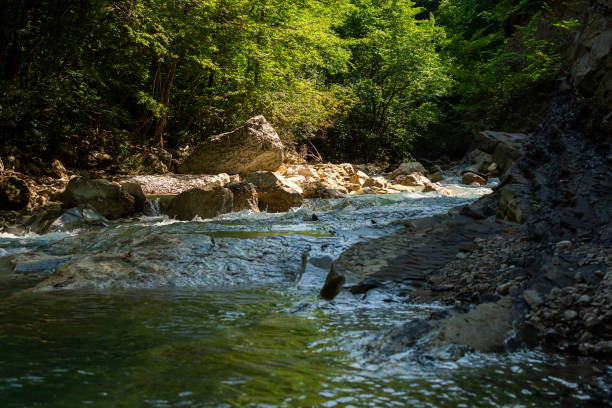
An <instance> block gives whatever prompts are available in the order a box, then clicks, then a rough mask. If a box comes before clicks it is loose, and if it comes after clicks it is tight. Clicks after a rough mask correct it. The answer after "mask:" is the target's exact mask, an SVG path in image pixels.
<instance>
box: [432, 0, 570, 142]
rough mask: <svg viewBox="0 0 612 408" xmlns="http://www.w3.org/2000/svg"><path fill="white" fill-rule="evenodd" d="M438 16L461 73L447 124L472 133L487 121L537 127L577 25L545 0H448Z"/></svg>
mask: <svg viewBox="0 0 612 408" xmlns="http://www.w3.org/2000/svg"><path fill="white" fill-rule="evenodd" d="M437 15H438V19H439V21H440V23H441V24H442V25H444V26H445V28H446V31H447V33H448V35H449V40H450V41H449V43H448V45H447V47H445V48H444V50H443V51H442V54H443V56H444V58H445V59H446V60H447V61H449V62H450V65H451V66H452V67H453V69H452V76H453V78H454V79H455V81H454V88H453V91H452V94H453V95H454V97H453V98H450V99H448V100H447V103H448V107H447V108H446V109H445V110H446V112H447V120H446V122H447V123H452V124H453V126H452V128H451V129H449V128H447V129H446V130H447V131H450V132H451V133H454V134H455V136H456V137H457V138H464V139H467V138H468V137H469V136H470V135H471V134H473V133H474V132H475V131H478V130H481V129H483V128H487V127H494V128H501V129H505V130H515V131H528V130H531V129H532V128H533V127H535V125H536V124H537V122H538V121H539V120H540V118H541V116H542V114H543V109H546V107H547V105H548V99H549V98H550V97H551V96H552V94H553V93H554V91H555V86H554V84H553V80H554V77H555V75H556V74H557V73H558V72H559V70H560V69H561V58H560V55H561V47H562V46H563V45H564V43H563V39H564V38H567V33H568V30H573V29H574V28H575V26H574V25H572V23H569V22H562V21H560V22H556V20H555V16H554V14H553V13H551V12H550V11H549V10H548V9H547V7H546V4H545V3H544V2H543V1H530V0H514V1H513V0H504V1H501V2H497V1H489V0H480V1H471V0H469V1H468V0H452V1H451V0H444V1H442V2H441V4H440V9H439V11H438V13H437ZM550 27H557V31H552V33H553V35H551V34H541V29H542V28H545V29H546V30H549V28H550Z"/></svg>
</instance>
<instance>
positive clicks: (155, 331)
mask: <svg viewBox="0 0 612 408" xmlns="http://www.w3.org/2000/svg"><path fill="white" fill-rule="evenodd" d="M449 188H451V189H452V190H453V192H454V194H455V195H454V196H453V197H444V196H439V195H435V194H431V193H428V194H397V195H388V196H362V197H353V198H350V199H343V200H321V201H311V202H309V203H307V205H306V206H305V207H304V208H302V209H299V210H297V211H292V212H289V213H285V214H265V213H260V214H250V213H246V212H245V213H236V214H229V215H225V216H222V217H218V218H216V219H212V220H206V221H192V222H172V221H169V220H167V219H164V218H161V217H149V218H144V219H141V220H135V221H133V222H130V223H122V224H117V225H113V226H111V227H108V228H104V229H99V230H95V231H82V232H80V233H79V231H70V232H66V233H53V234H49V235H45V236H35V235H32V236H27V237H14V236H8V235H6V236H2V237H0V257H2V258H0V263H1V262H2V261H3V260H4V261H7V260H10V259H17V258H16V257H21V258H19V259H21V261H20V262H25V263H24V264H23V265H20V266H18V268H17V270H18V271H20V272H18V273H14V274H10V275H9V274H6V273H4V275H3V273H0V407H41V406H42V407H82V406H94V407H182V406H186V407H238V406H252V407H276V406H287V407H310V406H321V407H349V406H352V407H364V406H373V407H386V406H400V407H403V406H415V407H472V406H483V407H484V406H487V407H489V406H507V407H523V406H529V407H543V406H593V407H601V406H605V405H607V404H610V400H609V399H607V398H609V395H610V394H609V387H610V381H609V380H610V372H611V370H612V368H611V367H610V366H607V365H605V364H604V363H594V362H592V361H584V360H571V359H568V358H566V357H561V356H555V355H549V354H545V353H542V352H536V351H524V352H515V353H510V354H506V355H493V354H491V355H485V354H477V353H475V354H469V355H467V356H465V357H463V358H461V359H460V360H458V361H437V362H425V363H423V362H421V363H414V362H408V361H406V360H405V359H403V358H401V356H391V357H390V358H388V359H384V360H372V359H371V358H368V356H367V353H366V351H365V350H366V345H367V344H368V342H369V341H370V340H371V339H372V338H373V336H374V335H375V334H376V332H377V331H379V330H382V329H386V328H391V327H394V326H396V325H398V324H400V323H402V322H405V321H407V320H410V319H416V318H421V317H426V316H427V315H428V314H429V313H431V312H432V311H435V310H438V309H440V308H441V306H440V305H435V304H432V305H422V304H412V303H410V302H409V301H407V299H406V298H405V297H400V296H398V295H397V288H396V287H390V288H386V289H385V288H381V289H376V290H372V291H370V292H368V294H367V295H359V296H353V295H351V294H350V293H342V294H341V295H340V296H339V297H338V298H336V300H334V301H333V302H326V301H323V300H320V299H319V298H318V297H317V293H318V290H319V289H320V287H321V285H322V282H323V280H324V279H325V275H326V273H327V270H328V268H329V262H330V261H331V260H332V259H334V258H335V257H337V256H338V254H339V253H340V252H342V251H343V250H344V249H346V248H347V247H348V246H350V245H352V244H353V243H355V242H358V241H361V240H365V239H368V238H372V237H377V236H381V235H383V234H386V233H389V232H390V231H392V230H393V229H394V228H399V226H397V225H395V224H394V221H397V220H401V219H407V218H411V217H422V216H427V215H432V214H437V213H443V212H446V211H448V209H449V208H451V207H453V206H456V205H460V204H465V203H467V202H470V201H471V200H473V199H475V198H476V197H478V196H479V195H481V194H484V193H486V192H487V191H488V190H487V189H486V188H469V187H460V186H449ZM313 215H314V217H313ZM143 242H144V244H143ZM151 242H155V244H151ZM198 242H203V243H204V244H201V245H200V244H198ZM181 245H182V246H181ZM185 247H187V248H189V250H188V251H185V250H184V248H185ZM130 248H132V249H134V250H139V251H142V252H143V253H144V254H145V255H146V256H147V257H157V258H160V259H161V260H160V261H159V262H162V263H159V264H153V266H156V265H157V267H159V266H160V265H161V266H163V267H164V268H169V269H172V270H168V271H166V272H164V273H165V278H164V280H163V281H159V280H158V281H153V282H152V281H147V280H144V281H143V280H141V279H134V280H133V281H129V279H127V278H126V279H127V282H128V283H127V284H124V283H121V282H120V281H116V282H115V283H114V284H112V285H110V286H109V285H108V284H105V283H104V282H102V281H100V280H93V281H91V282H89V284H88V285H86V288H85V289H80V290H55V291H46V292H31V291H29V290H25V289H27V288H29V287H32V286H34V285H35V284H36V283H37V282H39V281H40V280H41V279H44V278H45V276H46V274H48V273H49V272H51V270H52V269H53V268H55V267H56V266H57V265H58V264H60V263H62V262H66V261H68V260H72V259H80V258H87V257H88V256H91V255H95V254H99V253H110V254H118V253H122V252H121V251H128V250H130ZM202 248H204V249H202ZM41 256H47V257H48V256H53V257H54V258H53V259H55V260H56V261H54V262H55V263H54V262H51V263H49V262H48V261H44V262H38V261H37V260H38V259H43V258H40V257H41ZM29 258H31V260H32V262H30V263H28V259H29ZM162 258H163V259H162ZM200 258H203V259H200ZM58 259H59V261H57V260H58ZM109 259H110V258H109ZM113 259H114V258H113ZM77 262H78V261H77ZM104 262H110V261H108V260H107V259H106V258H104V259H102V260H101V263H104ZM41 265H42V266H41ZM84 265H89V264H85V263H84ZM20 268H21V269H20ZM1 276H4V277H1ZM160 282H163V285H159V283H160ZM153 284H158V285H157V287H152V286H154V285H153Z"/></svg>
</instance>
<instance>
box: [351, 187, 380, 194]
mask: <svg viewBox="0 0 612 408" xmlns="http://www.w3.org/2000/svg"><path fill="white" fill-rule="evenodd" d="M355 194H357V195H363V194H376V190H374V189H373V188H372V187H364V188H360V189H359V190H357V191H355Z"/></svg>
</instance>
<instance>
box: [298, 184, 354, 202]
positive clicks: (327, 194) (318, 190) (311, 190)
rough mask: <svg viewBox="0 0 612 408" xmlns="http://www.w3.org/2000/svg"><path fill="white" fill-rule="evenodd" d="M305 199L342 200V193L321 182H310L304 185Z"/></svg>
mask: <svg viewBox="0 0 612 408" xmlns="http://www.w3.org/2000/svg"><path fill="white" fill-rule="evenodd" d="M302 190H303V194H304V198H342V197H344V193H342V192H341V191H340V190H338V189H337V188H329V187H327V186H325V185H324V184H323V183H321V182H320V181H310V182H306V183H303V184H302Z"/></svg>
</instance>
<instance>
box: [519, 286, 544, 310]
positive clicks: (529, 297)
mask: <svg viewBox="0 0 612 408" xmlns="http://www.w3.org/2000/svg"><path fill="white" fill-rule="evenodd" d="M523 298H524V299H525V302H527V304H528V305H529V307H530V308H531V309H537V308H538V307H539V306H540V305H541V304H542V303H543V302H544V301H543V300H542V298H541V297H540V295H539V294H538V292H536V291H535V290H534V289H527V290H526V291H524V292H523Z"/></svg>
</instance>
